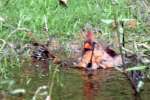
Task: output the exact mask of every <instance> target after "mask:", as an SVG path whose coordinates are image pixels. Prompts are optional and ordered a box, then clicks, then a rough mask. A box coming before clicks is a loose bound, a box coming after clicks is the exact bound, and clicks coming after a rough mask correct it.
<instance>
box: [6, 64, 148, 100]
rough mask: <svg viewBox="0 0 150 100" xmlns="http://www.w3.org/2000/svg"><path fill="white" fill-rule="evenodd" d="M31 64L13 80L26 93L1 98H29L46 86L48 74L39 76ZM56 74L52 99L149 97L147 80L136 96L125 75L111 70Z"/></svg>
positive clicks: (139, 99) (144, 99)
mask: <svg viewBox="0 0 150 100" xmlns="http://www.w3.org/2000/svg"><path fill="white" fill-rule="evenodd" d="M31 66H32V65H31ZM31 66H26V67H24V68H23V69H22V74H21V75H20V76H19V77H16V78H14V79H15V80H16V81H17V85H16V88H24V89H26V91H27V92H26V94H25V95H23V96H20V97H17V96H11V95H6V99H4V100H31V99H32V97H33V96H34V93H35V91H36V90H37V88H38V87H40V86H43V85H48V81H49V79H48V75H45V76H43V75H42V74H43V73H42V72H40V70H41V69H40V68H38V67H33V66H32V67H31ZM57 77H59V82H55V84H54V88H53V92H52V100H149V99H148V98H150V84H149V83H148V82H146V84H145V88H144V91H143V92H142V93H141V96H138V97H136V96H135V95H134V94H133V90H132V88H131V85H130V84H129V82H128V80H127V79H126V77H125V76H124V75H123V74H121V73H120V72H118V71H116V70H115V69H108V70H103V69H99V70H97V71H93V72H91V73H90V75H89V73H87V71H84V70H79V69H74V68H60V71H59V73H58V75H57ZM60 83H61V85H60ZM46 91H47V90H46ZM45 98H46V96H45V95H44V96H38V97H37V100H44V99H45Z"/></svg>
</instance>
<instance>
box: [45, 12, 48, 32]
mask: <svg viewBox="0 0 150 100" xmlns="http://www.w3.org/2000/svg"><path fill="white" fill-rule="evenodd" d="M44 22H45V27H44V29H45V31H46V33H47V32H48V30H49V29H48V18H47V16H46V15H44Z"/></svg>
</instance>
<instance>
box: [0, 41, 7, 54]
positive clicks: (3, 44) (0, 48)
mask: <svg viewBox="0 0 150 100" xmlns="http://www.w3.org/2000/svg"><path fill="white" fill-rule="evenodd" d="M0 41H2V46H1V47H0V53H1V51H2V49H3V48H4V47H5V45H6V41H5V40H3V39H0Z"/></svg>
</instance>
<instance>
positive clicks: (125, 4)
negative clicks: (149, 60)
mask: <svg viewBox="0 0 150 100" xmlns="http://www.w3.org/2000/svg"><path fill="white" fill-rule="evenodd" d="M115 1H116V2H115ZM133 1H134V0H114V2H113V0H112V1H111V0H68V6H67V7H64V6H62V5H59V2H58V0H0V90H2V91H4V92H6V91H7V92H8V91H11V90H12V88H11V89H10V88H7V87H5V85H4V84H3V83H1V82H2V81H4V83H5V81H6V80H10V81H7V82H6V84H10V87H13V88H19V87H21V88H26V89H29V88H30V87H29V86H33V84H29V86H28V85H27V83H28V82H29V83H30V81H32V80H34V79H32V78H31V76H32V74H31V73H30V74H29V76H28V75H26V76H24V77H25V82H26V85H25V84H24V81H23V82H22V81H20V79H19V78H21V76H23V75H24V69H25V67H26V66H28V67H35V66H31V63H30V60H31V59H29V58H30V50H29V49H26V48H25V46H26V45H27V44H30V43H31V41H33V40H32V39H33V38H31V37H30V36H28V34H27V33H28V32H32V35H33V37H34V38H35V39H36V41H37V40H38V41H39V42H42V43H46V42H47V39H48V37H49V36H56V37H57V38H58V40H59V42H60V44H66V43H68V42H69V41H70V40H71V39H72V40H73V41H77V40H76V38H77V37H78V36H79V34H80V33H81V31H82V29H83V28H84V27H85V25H86V24H87V23H88V24H90V25H91V26H92V27H96V28H98V29H100V30H101V31H102V34H99V33H97V34H96V36H97V37H98V39H99V40H100V39H103V40H107V41H106V42H109V43H110V44H113V42H114V41H115V40H114V33H115V32H117V31H116V30H119V29H118V28H116V27H115V29H114V28H113V25H112V24H113V21H115V20H116V21H118V23H121V22H122V20H130V19H135V20H136V22H137V23H138V25H137V27H135V28H130V27H128V25H126V24H125V26H124V27H122V29H123V32H124V33H125V39H126V40H125V42H126V46H127V48H128V49H130V50H131V51H133V52H134V53H137V54H138V53H140V52H142V53H144V54H145V55H148V53H149V48H148V49H147V48H144V49H143V48H137V47H136V46H137V45H138V44H141V43H143V44H146V45H150V33H149V31H150V28H149V26H148V23H150V21H148V18H150V15H149V13H148V10H145V9H146V8H144V6H141V3H140V0H137V2H133ZM148 1H150V0H148ZM134 7H135V9H134ZM102 20H103V21H102ZM46 25H48V27H46ZM118 27H119V26H118ZM133 27H134V25H133ZM46 28H48V30H47V29H46ZM79 41H82V40H79ZM142 66H147V65H145V64H143V65H142ZM54 67H56V66H55V65H54ZM54 69H55V68H54ZM32 70H35V69H32ZM56 70H58V69H56ZM56 70H54V72H51V74H50V75H49V77H50V76H53V73H55V74H56V75H57V72H55V71H56ZM32 72H34V74H35V75H34V76H36V75H37V74H38V72H36V71H32ZM58 73H59V71H58ZM149 76H150V75H149ZM37 77H38V79H35V80H36V81H38V80H40V78H41V77H43V76H42V73H40V75H39V74H38V75H37ZM50 78H51V77H50ZM52 78H55V79H56V80H57V79H58V80H57V82H54V83H59V84H60V83H61V82H58V81H60V80H61V79H59V75H57V78H56V77H55V76H53V77H52ZM46 79H48V77H46ZM46 79H44V81H46V82H43V84H42V82H41V83H40V84H39V85H45V84H50V83H48V80H46ZM52 80H53V81H55V80H54V79H52ZM12 81H19V82H18V83H20V84H19V87H17V86H13V85H16V84H17V83H13V84H11V82H12ZM33 83H34V84H36V82H33ZM52 83H53V82H52ZM37 84H38V82H37ZM39 85H35V86H36V87H32V88H33V89H32V91H33V90H34V91H35V88H37V87H38V86H39ZM22 86H25V87H22ZM49 86H50V87H51V88H50V89H49V90H50V93H49V94H51V93H52V90H53V89H52V88H53V86H52V85H49ZM61 86H62V83H61ZM61 86H59V87H61ZM51 89H52V90H51ZM55 91H56V90H55ZM31 94H33V93H31ZM0 95H1V91H0ZM28 95H29V94H28ZM30 97H31V96H30ZM39 98H40V97H39ZM28 99H31V98H28ZM14 100H15V99H14ZM39 100H40V99H39ZM41 100H42V99H41ZM56 100H57V99H56Z"/></svg>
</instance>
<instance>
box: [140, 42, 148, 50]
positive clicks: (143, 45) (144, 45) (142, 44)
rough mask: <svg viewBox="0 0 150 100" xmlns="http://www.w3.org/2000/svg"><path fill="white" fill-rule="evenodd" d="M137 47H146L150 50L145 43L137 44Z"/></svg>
mask: <svg viewBox="0 0 150 100" xmlns="http://www.w3.org/2000/svg"><path fill="white" fill-rule="evenodd" d="M137 46H139V47H144V48H146V49H148V50H150V46H148V45H146V44H144V43H141V44H137Z"/></svg>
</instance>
